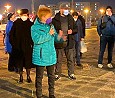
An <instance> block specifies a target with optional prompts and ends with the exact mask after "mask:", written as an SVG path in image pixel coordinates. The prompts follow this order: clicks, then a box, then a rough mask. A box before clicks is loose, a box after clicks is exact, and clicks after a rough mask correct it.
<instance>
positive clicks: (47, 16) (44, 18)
mask: <svg viewBox="0 0 115 98" xmlns="http://www.w3.org/2000/svg"><path fill="white" fill-rule="evenodd" d="M49 18H51V14H47V15H46V16H43V17H42V18H41V21H42V22H43V23H46V21H47V19H49Z"/></svg>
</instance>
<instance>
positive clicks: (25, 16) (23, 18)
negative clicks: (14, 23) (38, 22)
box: [20, 14, 29, 21]
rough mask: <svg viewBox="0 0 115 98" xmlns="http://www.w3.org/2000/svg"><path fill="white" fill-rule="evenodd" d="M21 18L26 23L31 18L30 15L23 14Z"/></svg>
mask: <svg viewBox="0 0 115 98" xmlns="http://www.w3.org/2000/svg"><path fill="white" fill-rule="evenodd" d="M20 17H21V19H22V20H23V21H26V20H27V19H28V18H29V16H28V14H22V15H21V16H20Z"/></svg>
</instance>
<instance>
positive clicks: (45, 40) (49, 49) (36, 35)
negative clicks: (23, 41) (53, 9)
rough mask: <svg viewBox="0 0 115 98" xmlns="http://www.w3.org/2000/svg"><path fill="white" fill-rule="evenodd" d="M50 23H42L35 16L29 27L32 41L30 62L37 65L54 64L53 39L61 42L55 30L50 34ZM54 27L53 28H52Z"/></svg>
mask: <svg viewBox="0 0 115 98" xmlns="http://www.w3.org/2000/svg"><path fill="white" fill-rule="evenodd" d="M50 28H51V27H50V25H48V24H45V23H42V22H40V21H39V19H38V18H37V19H36V20H35V23H34V25H33V26H32V27H31V37H32V40H33V42H34V46H33V57H32V62H33V64H35V65H38V66H51V65H54V64H56V61H57V60H56V50H55V47H54V41H58V40H60V41H59V42H62V41H63V40H62V39H59V38H58V35H57V33H56V30H54V31H55V34H54V35H50V34H49V31H50ZM53 29H54V28H53Z"/></svg>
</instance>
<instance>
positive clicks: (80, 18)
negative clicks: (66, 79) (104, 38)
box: [77, 11, 86, 57]
mask: <svg viewBox="0 0 115 98" xmlns="http://www.w3.org/2000/svg"><path fill="white" fill-rule="evenodd" d="M77 13H78V19H79V20H80V21H81V23H82V34H83V38H82V40H83V39H85V36H86V33H85V19H84V18H83V16H82V15H81V12H80V11H78V12H77ZM82 54H83V53H81V52H80V57H82Z"/></svg>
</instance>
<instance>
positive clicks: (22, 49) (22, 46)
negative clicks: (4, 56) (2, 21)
mask: <svg viewBox="0 0 115 98" xmlns="http://www.w3.org/2000/svg"><path fill="white" fill-rule="evenodd" d="M32 24H33V23H32V22H30V20H29V19H28V20H26V21H23V20H22V19H21V18H20V19H17V20H16V21H15V22H14V23H13V27H12V29H11V31H10V43H11V45H12V53H13V55H14V57H15V58H16V61H17V63H18V64H19V66H23V67H25V68H30V66H31V65H32V46H33V42H32V38H31V26H32Z"/></svg>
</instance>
